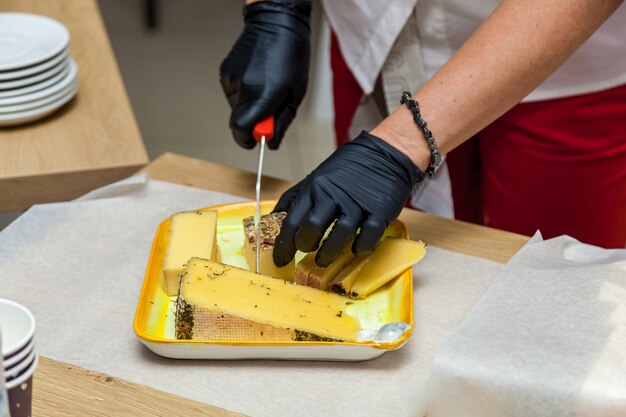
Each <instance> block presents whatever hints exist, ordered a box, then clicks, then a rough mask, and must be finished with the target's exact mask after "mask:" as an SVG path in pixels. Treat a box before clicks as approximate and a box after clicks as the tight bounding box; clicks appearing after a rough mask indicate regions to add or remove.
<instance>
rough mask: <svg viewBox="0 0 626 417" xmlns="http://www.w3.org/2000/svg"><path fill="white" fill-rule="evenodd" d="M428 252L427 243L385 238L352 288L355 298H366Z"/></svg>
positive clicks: (351, 294)
mask: <svg viewBox="0 0 626 417" xmlns="http://www.w3.org/2000/svg"><path fill="white" fill-rule="evenodd" d="M425 254H426V245H425V244H424V243H423V242H415V241H413V240H408V239H394V238H390V237H386V238H383V240H382V241H381V242H380V244H379V245H378V247H377V248H376V250H375V251H374V252H373V253H372V254H371V255H369V260H368V261H367V263H366V264H365V266H364V267H363V269H362V270H361V273H360V274H359V276H358V278H357V279H356V282H355V283H354V285H353V286H352V288H351V289H350V296H351V297H353V298H365V297H366V296H368V295H369V294H371V293H372V292H374V291H376V290H377V289H378V288H380V287H382V286H383V285H385V284H386V283H388V282H389V281H391V280H392V279H393V278H395V277H396V276H398V275H400V274H401V273H402V272H404V271H406V270H407V269H408V268H410V267H411V266H412V265H413V264H415V263H417V262H419V261H420V260H421V259H422V258H423V257H424V255H425Z"/></svg>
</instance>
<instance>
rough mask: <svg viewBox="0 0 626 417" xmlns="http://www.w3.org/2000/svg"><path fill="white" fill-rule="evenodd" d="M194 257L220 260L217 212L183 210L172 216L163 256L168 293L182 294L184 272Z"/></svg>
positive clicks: (171, 294)
mask: <svg viewBox="0 0 626 417" xmlns="http://www.w3.org/2000/svg"><path fill="white" fill-rule="evenodd" d="M193 256H198V257H201V258H206V259H212V260H217V258H218V249H217V211H214V210H207V211H200V210H198V211H183V212H180V213H176V214H174V215H172V216H171V217H170V231H169V237H168V239H167V246H166V248H165V256H164V258H163V276H164V277H165V290H166V292H167V295H169V296H174V295H176V294H178V284H179V282H180V274H181V273H182V272H183V269H184V268H185V263H186V262H187V260H189V258H191V257H193Z"/></svg>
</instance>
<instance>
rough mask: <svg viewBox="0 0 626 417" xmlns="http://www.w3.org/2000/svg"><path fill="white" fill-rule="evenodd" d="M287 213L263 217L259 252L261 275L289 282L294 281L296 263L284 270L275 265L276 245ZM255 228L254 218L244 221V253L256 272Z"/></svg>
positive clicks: (288, 265) (291, 263)
mask: <svg viewBox="0 0 626 417" xmlns="http://www.w3.org/2000/svg"><path fill="white" fill-rule="evenodd" d="M285 216H286V213H285V212H278V213H270V214H265V215H263V216H261V218H260V220H259V241H260V242H261V245H260V251H259V264H260V266H259V273H260V274H263V275H269V276H270V277H274V278H282V279H284V280H287V281H293V280H294V270H295V261H293V260H292V261H291V262H290V263H289V264H287V265H285V266H284V267H282V268H278V267H277V266H276V265H275V264H274V258H273V253H274V243H275V242H276V237H277V236H278V233H279V232H280V227H281V226H282V223H283V220H284V219H285ZM254 229H255V227H254V217H253V216H250V217H246V218H244V219H243V230H244V253H245V255H246V261H247V262H248V268H249V269H250V271H256V234H255V230H254Z"/></svg>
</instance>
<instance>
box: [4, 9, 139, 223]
mask: <svg viewBox="0 0 626 417" xmlns="http://www.w3.org/2000/svg"><path fill="white" fill-rule="evenodd" d="M0 12H28V13H35V14H41V15H45V16H49V17H51V18H53V19H56V20H58V21H59V22H61V23H63V24H64V25H65V26H66V27H67V28H68V30H69V31H70V35H71V39H70V55H71V57H72V58H73V59H74V60H75V61H76V63H77V64H78V74H79V90H78V95H77V96H76V97H75V98H74V99H73V100H72V101H70V103H68V104H67V105H66V106H64V107H63V108H62V109H61V110H60V111H58V112H57V113H55V114H54V115H52V116H50V117H48V118H45V119H43V120H40V121H37V122H34V123H30V124H26V125H22V126H15V127H0V190H2V192H0V211H2V210H19V209H25V208H28V207H30V206H31V205H33V204H35V203H43V202H53V201H64V200H70V199H73V198H76V197H79V196H81V195H83V194H85V193H86V192H88V191H90V190H92V189H94V188H97V187H100V186H103V185H105V184H108V183H111V182H113V181H116V180H119V179H122V178H125V177H127V176H129V175H131V174H132V173H133V172H135V171H136V170H137V169H139V168H140V167H141V166H143V165H145V164H146V163H147V162H148V156H147V154H146V150H145V148H144V145H143V141H142V139H141V135H140V133H139V129H138V128H137V123H136V121H135V117H134V115H133V112H132V109H131V106H130V102H129V100H128V96H127V95H126V90H125V88H124V84H123V82H122V77H121V75H120V72H119V70H118V68H117V63H116V61H115V57H114V55H113V50H112V49H111V45H110V43H109V39H108V36H107V33H106V29H105V27H104V24H103V22H102V18H101V16H100V11H99V9H98V5H97V3H96V1H95V0H0Z"/></svg>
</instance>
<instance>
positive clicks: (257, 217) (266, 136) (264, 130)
mask: <svg viewBox="0 0 626 417" xmlns="http://www.w3.org/2000/svg"><path fill="white" fill-rule="evenodd" d="M252 136H254V139H255V140H256V141H257V142H258V143H260V145H259V163H258V165H257V169H256V187H255V191H256V206H255V212H254V241H255V244H256V273H257V274H258V273H259V266H260V265H259V260H260V259H259V258H260V256H259V255H260V253H261V252H260V250H261V242H259V222H260V221H261V175H262V173H263V157H264V155H265V143H266V142H269V141H270V140H272V138H273V137H274V116H270V117H268V118H267V119H265V120H262V121H260V122H259V123H257V124H256V126H254V130H253V131H252Z"/></svg>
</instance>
